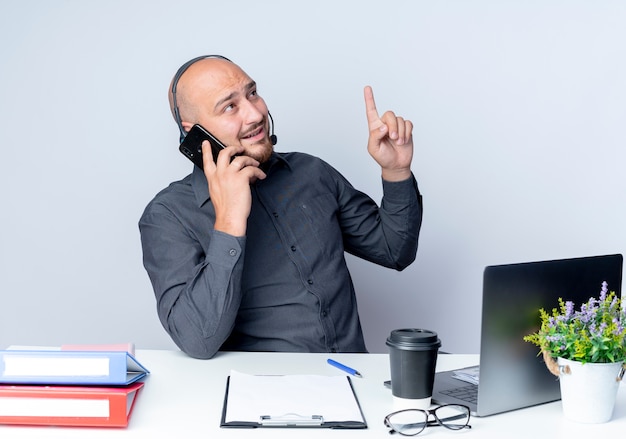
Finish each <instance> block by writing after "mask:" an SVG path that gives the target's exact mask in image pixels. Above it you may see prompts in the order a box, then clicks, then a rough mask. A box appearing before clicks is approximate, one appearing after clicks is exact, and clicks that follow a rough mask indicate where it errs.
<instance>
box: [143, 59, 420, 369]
mask: <svg viewBox="0 0 626 439" xmlns="http://www.w3.org/2000/svg"><path fill="white" fill-rule="evenodd" d="M183 67H184V68H181V69H179V72H178V74H177V75H176V77H175V78H174V80H173V82H172V84H170V89H169V100H170V106H171V108H172V113H173V114H174V118H175V120H176V122H177V124H178V125H179V128H180V129H181V131H182V134H183V135H185V133H186V132H187V131H189V130H190V129H191V128H192V126H193V125H194V124H199V125H202V126H203V127H204V128H205V129H206V130H208V131H209V132H211V133H212V134H213V135H214V136H215V137H217V138H218V139H219V140H220V141H221V142H222V143H223V144H224V145H225V146H226V148H224V149H223V150H221V152H220V153H219V156H218V158H217V160H216V161H214V160H213V156H212V154H211V147H210V145H209V143H208V142H206V141H205V142H204V143H203V145H202V152H203V168H200V167H198V166H195V165H194V169H193V171H192V173H191V174H190V175H188V176H187V177H185V178H184V179H182V180H180V181H177V182H174V183H172V184H171V185H170V186H169V187H167V188H166V189H164V190H163V191H161V192H160V193H158V194H157V195H156V196H155V198H154V199H153V200H152V201H151V202H150V203H149V204H148V206H147V207H146V209H145V211H144V213H143V215H142V217H141V219H140V221H139V228H140V232H141V242H142V247H143V255H144V258H143V259H144V266H145V268H146V271H147V272H148V275H149V277H150V280H151V282H152V285H153V289H154V293H155V296H156V301H157V311H158V315H159V318H160V320H161V323H162V324H163V327H164V328H165V330H166V331H167V332H168V333H169V335H170V336H171V337H172V339H173V341H174V342H175V343H176V344H177V346H178V347H179V348H180V349H181V350H182V351H184V352H185V353H187V354H188V355H190V356H192V357H196V358H212V357H213V356H214V355H215V354H216V353H217V352H218V351H219V350H241V351H284V352H367V349H366V346H365V343H364V340H363V334H362V331H361V324H360V321H359V316H358V310H357V301H356V295H355V291H354V286H353V283H352V280H351V277H350V273H349V271H348V268H347V265H346V261H345V254H344V253H345V252H349V253H351V254H354V255H356V256H358V257H361V258H363V259H366V260H368V261H371V262H373V263H376V264H379V265H382V266H385V267H389V268H393V269H395V270H403V269H404V268H406V267H407V266H408V265H409V264H411V263H412V262H413V261H414V259H415V255H416V252H417V244H418V236H419V231H420V227H421V221H422V202H421V195H420V193H419V190H418V187H417V182H416V180H415V178H414V176H413V174H412V172H411V161H412V157H413V137H412V130H413V125H412V123H411V122H410V121H408V120H404V119H403V118H402V117H398V116H396V115H395V114H394V113H393V112H391V111H387V112H385V113H384V114H383V115H382V116H379V114H378V111H377V109H376V105H375V102H374V96H373V92H372V90H371V88H370V87H365V90H364V96H365V113H366V119H367V123H368V127H369V140H368V144H367V150H368V152H369V154H370V155H371V156H372V158H373V159H374V160H375V161H376V162H377V163H378V164H379V165H380V167H381V176H382V185H383V199H382V202H381V204H380V207H379V206H378V205H377V204H376V202H374V201H373V200H372V199H371V198H370V197H368V196H367V195H365V194H363V193H362V192H360V191H358V190H356V189H354V188H353V187H352V185H351V184H350V183H349V182H348V181H347V180H346V179H345V178H344V177H343V176H342V175H341V174H340V173H339V172H337V170H335V169H333V168H332V167H331V166H330V165H329V164H327V163H326V162H324V161H322V160H321V159H319V158H317V157H314V156H312V155H309V154H304V153H298V152H288V153H278V152H275V151H274V145H273V143H272V141H271V140H270V119H269V113H268V108H267V105H266V104H265V101H264V100H263V98H261V96H260V95H259V94H258V91H257V84H256V83H255V81H254V80H253V79H251V78H250V77H249V76H248V75H247V74H246V73H245V72H244V71H243V70H242V69H241V68H240V67H239V66H238V65H236V64H235V63H233V62H231V61H230V60H227V59H225V58H222V57H214V56H209V57H200V58H199V59H195V60H192V61H191V62H189V63H187V64H186V65H184V66H183ZM307 129H310V127H309V128H307Z"/></svg>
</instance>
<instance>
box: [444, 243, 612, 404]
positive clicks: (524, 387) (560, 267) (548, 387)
mask: <svg viewBox="0 0 626 439" xmlns="http://www.w3.org/2000/svg"><path fill="white" fill-rule="evenodd" d="M622 264H623V258H622V255H621V254H615V255H604V256H591V257H583V258H573V259H560V260H551V261H541V262H526V263H519V264H507V265H494V266H488V267H486V268H485V270H484V273H483V297H482V300H483V304H482V324H481V341H480V360H479V364H480V365H479V366H478V365H477V366H478V367H474V368H467V369H464V370H460V371H459V370H456V371H447V372H438V373H437V374H436V375H435V384H434V388H433V397H432V400H433V402H434V403H436V404H464V405H467V406H469V407H470V409H471V413H472V415H474V416H489V415H493V414H496V413H502V412H507V411H511V410H516V409H520V408H524V407H529V406H533V405H537V404H543V403H546V402H551V401H556V400H558V399H560V398H561V394H560V388H559V382H558V379H557V377H555V376H554V375H552V374H551V373H550V372H549V371H548V369H547V368H546V365H545V363H544V361H543V358H542V356H540V355H539V356H538V353H539V350H538V349H539V348H538V347H537V346H535V345H534V344H532V343H529V342H525V341H524V340H523V337H524V336H525V335H528V334H531V333H533V332H536V331H537V330H538V329H539V326H540V318H539V308H544V309H545V310H546V311H547V312H549V313H551V312H552V309H553V308H558V299H559V297H562V298H563V299H564V300H571V301H573V302H574V305H575V308H576V309H579V307H580V305H581V304H582V303H584V302H587V301H588V300H589V298H590V297H596V298H597V297H598V296H599V295H600V290H601V288H602V282H603V281H606V282H607V283H608V289H609V291H615V293H616V294H618V295H620V297H621V285H622ZM476 371H479V373H478V383H472V382H471V381H472V380H471V379H469V380H468V379H466V380H461V379H459V378H457V377H456V376H458V374H459V372H465V373H466V374H465V375H468V376H470V377H472V376H474V375H475V374H474V372H476Z"/></svg>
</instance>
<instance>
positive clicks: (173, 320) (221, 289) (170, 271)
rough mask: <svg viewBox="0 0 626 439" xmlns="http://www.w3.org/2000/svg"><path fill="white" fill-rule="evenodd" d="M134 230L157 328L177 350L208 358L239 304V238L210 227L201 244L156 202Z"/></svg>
mask: <svg viewBox="0 0 626 439" xmlns="http://www.w3.org/2000/svg"><path fill="white" fill-rule="evenodd" d="M161 210H162V211H161ZM139 229H140V232H141V243H142V247H143V262H144V267H145V268H146V271H147V272H148V275H149V277H150V281H151V282H152V286H153V289H154V293H155V296H156V301H157V312H158V315H159V319H160V320H161V323H162V325H163V327H164V328H165V330H166V331H167V332H168V333H169V335H170V336H171V337H172V339H173V340H174V342H175V343H176V344H177V346H178V347H179V348H180V349H181V350H182V351H183V352H185V353H187V354H188V355H190V356H192V357H196V358H211V357H213V356H214V355H215V353H216V352H217V351H218V350H219V349H220V347H221V345H222V344H223V342H224V341H225V340H226V339H227V338H228V336H229V335H230V333H231V331H232V328H233V327H234V323H235V318H236V316H237V311H238V309H239V304H240V303H241V293H240V291H241V276H242V271H243V260H244V254H243V252H244V249H245V237H241V238H239V237H234V236H231V235H228V234H225V233H221V232H217V231H214V230H211V231H210V233H209V237H210V238H209V240H208V242H207V243H201V242H199V240H198V239H197V238H195V237H193V236H191V234H190V233H189V231H187V230H185V229H184V227H183V226H182V225H181V223H180V221H178V219H177V218H176V217H175V216H174V215H173V214H172V213H171V212H168V211H167V209H165V208H162V209H160V208H159V206H156V207H155V206H153V207H152V208H151V209H150V210H147V211H146V212H145V213H144V215H143V216H142V218H141V220H140V222H139Z"/></svg>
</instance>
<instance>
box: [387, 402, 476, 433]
mask: <svg viewBox="0 0 626 439" xmlns="http://www.w3.org/2000/svg"><path fill="white" fill-rule="evenodd" d="M430 415H433V416H434V417H435V419H434V420H431V419H429V418H430ZM469 420H470V409H469V407H467V406H465V405H460V404H448V405H442V406H440V407H437V408H435V409H432V410H420V409H407V410H400V411H398V412H394V413H391V414H390V415H387V416H385V426H387V427H389V428H390V429H391V430H389V434H393V433H400V434H401V435H403V436H415V435H416V434H419V433H421V432H422V431H424V429H425V428H426V427H437V426H439V425H441V426H442V427H446V428H448V429H450V430H462V429H464V428H472V426H471V425H469Z"/></svg>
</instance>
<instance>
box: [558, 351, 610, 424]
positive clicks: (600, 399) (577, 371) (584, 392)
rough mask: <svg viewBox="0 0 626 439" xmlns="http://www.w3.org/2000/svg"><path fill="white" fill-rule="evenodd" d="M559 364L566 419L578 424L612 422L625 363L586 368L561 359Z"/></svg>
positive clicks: (596, 365)
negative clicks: (620, 376)
mask: <svg viewBox="0 0 626 439" xmlns="http://www.w3.org/2000/svg"><path fill="white" fill-rule="evenodd" d="M557 364H558V365H559V371H560V374H559V382H560V385H561V401H562V403H563V415H564V416H565V417H566V418H567V419H571V420H572V421H576V422H584V423H589V424H598V423H602V422H608V421H609V420H610V419H611V417H612V416H613V407H614V406H615V398H616V396H617V389H618V388H619V383H620V378H619V375H620V370H621V368H622V363H585V364H582V363H581V362H579V361H572V360H566V359H564V358H558V359H557ZM566 366H569V373H567V368H566Z"/></svg>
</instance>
